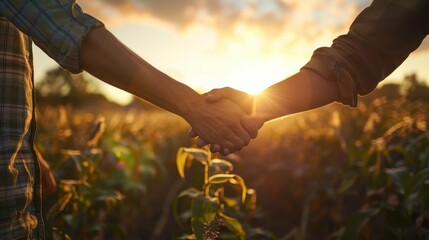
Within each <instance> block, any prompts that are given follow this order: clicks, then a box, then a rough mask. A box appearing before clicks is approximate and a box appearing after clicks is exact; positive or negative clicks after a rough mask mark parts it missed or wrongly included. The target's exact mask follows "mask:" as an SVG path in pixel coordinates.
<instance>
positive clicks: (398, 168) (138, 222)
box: [36, 82, 429, 240]
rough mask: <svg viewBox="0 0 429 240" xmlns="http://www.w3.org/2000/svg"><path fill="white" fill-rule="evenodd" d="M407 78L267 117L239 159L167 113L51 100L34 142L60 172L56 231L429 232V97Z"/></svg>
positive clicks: (287, 235) (384, 235) (351, 235)
mask: <svg viewBox="0 0 429 240" xmlns="http://www.w3.org/2000/svg"><path fill="white" fill-rule="evenodd" d="M414 84H421V83H419V82H414ZM419 87H420V89H427V87H426V86H425V85H424V84H423V85H419ZM400 88H402V86H398V85H386V86H385V87H382V88H380V89H377V90H376V91H374V92H373V93H371V94H370V95H369V96H366V97H364V98H361V99H360V102H359V104H358V107H357V108H355V109H349V108H348V107H345V106H341V105H340V104H331V105H329V106H326V107H323V108H320V109H316V110H313V111H309V112H305V113H300V114H296V115H292V116H289V117H286V118H284V119H279V120H276V121H273V122H270V123H266V124H265V126H264V127H263V128H262V129H261V130H260V132H259V136H258V138H257V139H255V140H253V141H252V142H251V143H250V144H249V146H248V147H247V148H245V149H243V150H242V151H240V152H238V153H236V154H231V155H228V156H220V155H216V154H210V153H209V152H208V151H207V150H206V149H197V148H195V145H194V144H193V141H192V139H189V138H188V137H187V131H188V128H189V126H188V125H187V123H186V122H185V121H184V120H182V119H181V118H180V117H177V116H175V115H173V114H170V113H167V112H165V111H163V110H160V109H156V108H143V107H139V106H138V105H136V106H133V107H119V106H110V105H109V106H108V107H104V106H103V107H101V106H96V107H94V106H87V105H83V106H82V105H80V106H73V105H71V104H62V105H50V104H46V103H44V104H40V105H39V109H38V131H37V142H36V145H37V147H38V149H39V151H40V152H41V153H42V155H43V156H44V158H45V159H46V160H47V162H48V163H49V164H50V166H51V168H52V170H53V174H54V176H55V179H56V181H57V189H56V191H55V192H54V193H53V194H52V195H50V196H47V197H46V198H45V200H44V212H45V219H46V220H45V221H46V229H47V231H48V233H49V234H50V235H51V236H53V238H54V239H281V240H287V239H294V240H296V239H311V240H312V239H426V237H427V236H428V229H429V205H428V203H429V201H428V200H429V168H428V164H429V132H428V129H427V127H428V117H429V114H428V113H429V102H428V101H427V100H425V99H423V98H420V97H418V96H419V95H418V94H417V93H416V92H415V91H414V92H412V90H413V89H414V90H415V88H412V87H409V86H408V88H407V89H406V90H407V91H408V92H405V93H404V92H403V91H402V92H401V93H400V91H399V89H400ZM413 94H414V95H413Z"/></svg>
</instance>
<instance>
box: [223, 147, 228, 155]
mask: <svg viewBox="0 0 429 240" xmlns="http://www.w3.org/2000/svg"><path fill="white" fill-rule="evenodd" d="M221 154H222V155H228V154H230V150H229V149H228V148H224V149H222V151H221Z"/></svg>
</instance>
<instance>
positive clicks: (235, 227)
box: [220, 213, 246, 239]
mask: <svg viewBox="0 0 429 240" xmlns="http://www.w3.org/2000/svg"><path fill="white" fill-rule="evenodd" d="M220 216H221V217H222V218H223V220H224V222H225V226H226V227H227V228H228V229H229V230H231V231H232V232H233V233H234V234H235V235H237V237H238V238H239V239H244V238H245V236H246V232H245V231H244V229H243V226H242V225H241V223H240V222H239V221H238V220H237V219H235V218H232V217H229V216H227V215H225V214H222V213H221V214H220Z"/></svg>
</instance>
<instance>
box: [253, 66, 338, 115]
mask: <svg viewBox="0 0 429 240" xmlns="http://www.w3.org/2000/svg"><path fill="white" fill-rule="evenodd" d="M338 98H339V92H338V87H337V85H336V84H335V82H332V81H327V80H325V79H323V78H322V77H321V76H320V75H318V74H316V73H314V72H312V71H310V70H301V71H300V72H298V73H297V74H295V75H293V76H291V77H289V78H287V79H285V80H283V81H281V82H279V83H276V84H274V85H272V86H270V87H269V88H267V89H266V90H265V91H264V93H263V94H262V95H261V96H258V97H255V99H254V101H255V103H254V110H253V112H254V113H253V114H254V115H256V116H257V117H260V118H262V120H263V121H264V122H266V121H269V120H272V119H276V118H279V117H282V116H286V115H289V114H293V113H298V112H303V111H306V110H310V109H314V108H318V107H321V106H324V105H326V104H329V103H332V102H334V101H337V100H338Z"/></svg>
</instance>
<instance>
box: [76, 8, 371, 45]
mask: <svg viewBox="0 0 429 240" xmlns="http://www.w3.org/2000/svg"><path fill="white" fill-rule="evenodd" d="M78 2H79V4H81V5H82V7H83V9H84V10H85V11H86V12H89V13H91V14H93V15H95V16H96V17H98V18H100V19H102V20H103V21H104V22H106V23H108V24H109V23H116V24H117V23H119V22H120V21H123V20H128V19H130V18H144V19H146V20H147V19H151V20H155V21H158V22H159V23H163V24H166V25H169V26H172V27H174V28H177V29H178V30H181V31H186V30H187V29H189V28H191V27H193V26H201V25H203V26H205V27H209V28H212V29H215V30H216V31H218V32H219V33H221V35H222V36H226V37H240V36H239V35H238V34H239V33H237V31H236V29H237V28H242V27H243V26H245V28H247V29H248V30H249V31H251V32H255V33H258V34H260V35H262V36H265V37H267V38H271V39H275V38H281V37H282V35H284V34H286V32H294V33H296V37H297V38H299V39H305V40H306V41H310V42H312V41H317V39H319V38H320V37H321V36H324V35H326V34H327V33H337V32H341V31H342V32H343V33H344V32H345V31H346V30H347V28H348V26H349V25H350V24H351V22H352V20H353V18H354V17H355V16H356V15H357V13H358V12H359V11H360V10H361V9H362V8H363V6H365V5H366V4H368V3H369V1H368V0H363V1H362V0H335V1H320V0H307V1H296V0H180V1H177V0H92V1H83V0H81V1H78Z"/></svg>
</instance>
